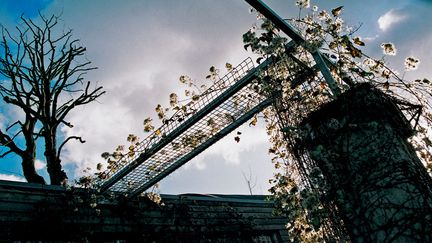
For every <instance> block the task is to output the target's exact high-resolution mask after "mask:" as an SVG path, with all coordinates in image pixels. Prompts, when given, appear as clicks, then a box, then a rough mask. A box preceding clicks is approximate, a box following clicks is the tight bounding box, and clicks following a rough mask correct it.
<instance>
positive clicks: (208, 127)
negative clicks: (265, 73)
mask: <svg viewBox="0 0 432 243" xmlns="http://www.w3.org/2000/svg"><path fill="white" fill-rule="evenodd" d="M270 62H271V60H267V61H266V62H264V63H262V64H261V65H260V66H259V67H257V68H254V67H253V62H252V60H251V59H250V58H248V59H246V60H245V61H243V62H242V63H240V64H239V65H238V66H237V67H235V68H233V70H232V71H231V72H229V73H228V74H227V75H225V76H223V77H222V78H221V79H220V80H219V81H217V82H216V83H215V84H214V85H213V86H211V87H210V88H209V89H208V90H206V91H205V92H204V93H203V94H202V95H201V96H200V98H199V100H198V101H197V102H193V103H192V104H190V107H191V108H190V109H191V115H190V117H189V118H188V119H186V120H184V121H183V122H180V120H181V119H178V117H179V116H180V115H181V111H178V112H177V113H175V114H174V115H173V118H176V119H170V120H171V122H168V123H166V124H164V125H163V126H161V127H160V128H159V129H157V130H155V132H154V133H153V134H151V135H150V136H149V137H147V138H146V139H145V140H144V141H142V142H141V143H139V144H138V145H137V146H136V147H135V148H134V150H133V151H132V152H130V153H129V156H128V157H126V158H123V159H121V160H119V163H117V164H116V165H115V166H116V167H114V168H113V170H112V171H111V172H110V173H109V174H108V175H107V176H108V177H109V178H110V179H108V180H107V181H105V182H103V184H102V186H101V190H102V191H105V190H107V189H108V188H109V189H110V190H113V191H119V192H127V193H128V195H129V196H134V195H137V194H139V193H141V192H142V191H145V190H146V189H148V188H149V187H151V186H152V185H154V184H155V183H157V182H158V181H159V180H161V179H162V178H164V177H165V176H167V175H168V174H170V173H171V172H173V171H174V170H176V169H177V168H179V167H180V166H181V165H183V164H185V163H186V162H187V161H189V160H190V159H192V158H193V157H195V156H196V155H198V154H199V153H200V152H202V151H204V150H205V149H206V148H208V147H209V146H211V145H212V144H214V143H215V142H216V141H218V140H219V139H221V138H222V137H224V136H225V135H227V134H228V133H230V132H231V131H233V130H234V129H236V128H237V127H239V126H240V125H241V124H243V123H244V122H246V121H247V120H249V119H250V118H252V117H253V115H254V114H256V113H258V112H260V111H261V110H262V109H264V108H265V107H266V106H268V105H270V104H271V98H265V97H257V95H256V93H253V92H252V89H251V87H250V86H251V85H252V82H253V81H254V80H256V78H257V77H258V72H259V70H262V69H263V68H264V67H266V66H268V65H269V63H270ZM114 171H116V172H114Z"/></svg>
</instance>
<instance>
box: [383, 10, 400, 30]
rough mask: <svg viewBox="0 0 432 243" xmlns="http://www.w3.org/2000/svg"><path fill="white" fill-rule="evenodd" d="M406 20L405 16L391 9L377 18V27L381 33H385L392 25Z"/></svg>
mask: <svg viewBox="0 0 432 243" xmlns="http://www.w3.org/2000/svg"><path fill="white" fill-rule="evenodd" d="M406 18H407V16H406V15H403V14H401V13H399V12H397V11H395V10H394V9H391V10H390V11H388V12H387V13H385V14H384V15H382V16H380V17H379V18H378V26H379V28H380V29H381V30H382V31H387V30H388V29H389V28H390V27H391V26H392V25H394V24H396V23H398V22H401V21H402V20H405V19H406Z"/></svg>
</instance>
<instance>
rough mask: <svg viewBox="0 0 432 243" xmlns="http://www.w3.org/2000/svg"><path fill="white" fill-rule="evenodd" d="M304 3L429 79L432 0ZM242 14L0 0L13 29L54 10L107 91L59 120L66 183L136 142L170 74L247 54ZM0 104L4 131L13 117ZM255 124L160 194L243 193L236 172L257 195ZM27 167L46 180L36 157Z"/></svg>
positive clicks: (229, 1) (6, 175)
mask: <svg viewBox="0 0 432 243" xmlns="http://www.w3.org/2000/svg"><path fill="white" fill-rule="evenodd" d="M264 2H265V3H267V4H268V5H269V6H270V7H272V8H273V10H275V11H276V12H277V13H278V14H280V15H281V16H282V17H284V18H292V17H295V16H297V15H298V9H297V8H296V6H295V1H294V0H284V1H282V0H264ZM311 5H318V6H319V8H320V9H327V10H330V9H332V8H335V7H338V6H344V12H343V15H342V16H343V18H344V19H345V22H346V24H348V25H351V26H361V28H360V29H359V31H358V35H359V36H361V37H362V38H363V40H364V41H365V42H366V45H367V47H366V51H365V52H366V53H368V54H369V55H371V56H374V57H378V58H379V57H381V56H382V50H381V48H380V44H381V43H383V42H389V41H390V42H393V43H394V44H395V45H396V48H397V49H398V55H397V56H395V57H390V58H387V61H388V62H389V63H390V66H392V67H394V68H395V69H397V70H401V71H400V72H403V62H404V59H405V57H406V56H415V57H417V58H420V60H421V64H420V66H419V68H418V70H416V71H415V72H414V73H407V74H406V75H405V76H404V77H405V78H406V79H416V78H424V77H426V78H428V79H431V78H432V75H431V70H432V59H431V58H432V55H431V54H432V51H431V50H432V31H431V26H430V23H432V16H431V15H430V12H431V10H432V1H430V0H427V1H426V0H380V1H376V0H362V1H350V0H328V1H313V0H312V1H311ZM249 9H250V7H249V6H248V4H247V3H246V2H244V1H242V0H217V1H216V0H199V1H198V0H182V1H178V0H145V1H135V0H122V1H120V0H92V1H85V0H74V1H72V0H0V24H1V25H2V26H3V27H5V28H8V29H13V28H14V27H15V26H16V25H18V24H19V23H20V20H19V17H20V16H21V15H22V14H24V16H25V17H28V18H35V17H37V13H38V10H40V11H41V12H42V13H43V14H44V15H47V16H50V15H52V14H56V15H59V14H61V19H62V21H61V25H62V28H65V29H69V28H70V29H72V30H73V36H74V38H77V39H79V40H80V43H81V44H82V45H83V46H85V47H86V48H87V53H86V58H87V59H88V60H90V61H92V64H93V65H94V66H97V67H98V69H97V70H94V71H91V72H89V73H88V74H87V76H86V78H87V79H88V80H90V81H92V82H94V83H95V84H98V85H102V86H103V87H104V90H106V92H107V93H106V94H105V95H104V96H103V97H101V98H100V99H98V102H94V103H91V104H89V105H86V106H83V107H80V108H78V109H75V110H74V111H73V112H72V113H71V114H70V115H69V117H68V120H69V121H70V122H71V123H72V124H74V127H73V128H72V129H66V128H64V129H62V131H61V133H62V135H64V136H66V135H78V136H82V137H83V138H84V139H85V140H86V143H85V144H79V143H74V142H71V143H69V144H68V145H67V147H66V148H65V149H66V150H65V152H63V158H62V161H63V163H64V167H65V170H66V172H67V173H68V176H69V178H70V179H71V180H73V179H74V178H77V177H79V176H80V175H82V174H83V172H82V171H83V170H84V169H85V168H86V167H92V168H94V167H95V164H96V163H98V162H100V161H102V159H101V157H100V154H101V153H102V152H105V151H112V150H113V149H115V147H116V146H117V145H119V144H126V137H127V136H128V134H131V133H133V134H137V135H138V136H140V137H141V138H144V137H145V134H144V133H143V132H142V129H143V127H142V122H143V120H144V119H145V118H146V117H148V116H153V117H154V115H155V112H154V108H155V106H156V105H157V104H162V105H164V106H167V104H168V96H169V94H170V93H172V92H181V90H182V87H181V85H180V83H179V82H178V78H179V76H180V75H184V74H187V75H189V76H190V77H192V78H193V79H195V80H204V79H205V76H206V75H207V72H208V69H209V67H210V66H216V67H220V68H221V70H222V69H223V67H224V65H225V63H226V62H229V63H232V64H233V65H236V64H238V63H240V62H241V61H242V60H243V59H245V58H246V57H248V56H251V53H249V52H247V51H245V50H244V49H243V44H242V34H243V33H245V32H246V31H247V30H248V29H249V28H251V27H252V25H253V24H254V23H255V22H256V16H255V15H254V14H250V11H249ZM1 105H2V106H1V107H0V129H4V128H5V127H7V124H9V122H10V121H12V120H13V118H15V117H17V116H19V114H16V112H14V111H11V110H8V109H7V108H5V107H4V106H3V105H4V104H1ZM155 120H156V119H155ZM263 127H264V124H263V122H261V123H259V125H258V126H257V127H253V128H249V127H248V126H247V125H246V126H243V127H241V128H239V129H238V130H239V131H241V132H242V136H241V141H240V143H237V142H236V141H234V136H235V135H234V134H232V135H229V136H227V137H226V138H224V139H223V140H221V141H220V142H218V143H217V144H216V145H214V146H212V147H211V148H210V149H208V150H207V151H205V152H203V153H202V154H201V155H199V156H198V157H197V158H195V159H193V160H192V161H191V162H189V163H188V164H187V165H185V166H183V167H182V168H180V169H178V170H177V171H175V172H174V173H173V174H171V175H170V176H168V177H167V178H165V179H164V180H162V181H161V183H160V187H159V191H160V193H165V194H181V193H204V194H207V193H230V194H234V193H236V194H247V193H249V189H248V187H247V184H246V181H245V178H244V176H246V177H247V178H249V179H251V180H252V182H255V184H256V185H255V186H254V188H252V191H253V193H254V194H266V193H267V190H268V188H269V184H268V180H269V179H270V178H271V177H272V175H273V173H274V170H273V166H272V164H271V162H270V157H269V155H268V154H267V151H268V148H269V146H270V144H269V142H268V138H267V136H266V133H265V130H264V128H263ZM0 149H1V148H0ZM39 154H41V153H39ZM37 169H38V172H40V173H41V174H42V175H43V176H45V177H46V178H48V177H47V174H46V172H45V170H46V168H45V164H44V162H43V157H41V156H40V155H39V156H38V161H37ZM0 179H6V180H18V181H22V180H24V178H23V176H22V171H21V165H20V161H19V160H18V158H17V157H16V156H7V157H6V158H3V159H0Z"/></svg>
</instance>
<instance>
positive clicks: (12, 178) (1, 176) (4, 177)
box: [0, 174, 26, 182]
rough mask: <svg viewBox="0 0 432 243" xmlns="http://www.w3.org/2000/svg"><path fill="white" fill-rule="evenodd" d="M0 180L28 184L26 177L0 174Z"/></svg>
mask: <svg viewBox="0 0 432 243" xmlns="http://www.w3.org/2000/svg"><path fill="white" fill-rule="evenodd" d="M0 180H5V181H21V182H26V179H25V178H24V177H20V176H16V175H10V174H0Z"/></svg>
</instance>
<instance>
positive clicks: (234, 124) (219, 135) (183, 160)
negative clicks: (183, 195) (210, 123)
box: [128, 98, 274, 197]
mask: <svg viewBox="0 0 432 243" xmlns="http://www.w3.org/2000/svg"><path fill="white" fill-rule="evenodd" d="M273 100H274V98H267V99H265V100H264V101H262V102H261V103H259V104H258V105H256V106H255V107H254V108H252V109H251V110H250V111H248V112H246V113H245V114H243V115H242V116H240V117H239V118H237V119H236V120H235V121H234V122H232V123H230V124H229V125H228V126H226V127H225V128H223V129H222V130H221V131H219V132H218V133H217V134H215V135H214V136H212V137H211V138H209V139H207V140H206V141H205V142H204V143H202V144H200V145H199V146H197V147H196V148H195V149H194V150H192V151H191V152H189V153H188V154H186V155H185V156H183V157H182V158H180V159H179V160H178V161H176V162H175V163H174V164H172V165H171V166H169V167H168V168H166V169H164V171H163V172H162V173H160V174H158V175H157V176H155V177H153V178H152V179H150V180H149V181H148V182H146V183H145V184H143V185H141V186H140V187H138V188H137V189H136V190H134V191H133V192H132V193H130V194H128V197H135V196H137V195H139V194H140V193H141V192H143V191H145V190H147V189H148V188H150V187H152V186H153V185H154V184H156V183H157V182H158V181H160V180H162V179H163V178H165V177H166V176H168V175H169V174H171V173H172V172H174V171H175V170H176V169H178V168H179V167H181V166H182V165H184V164H185V163H187V162H188V161H189V160H191V159H192V158H194V157H195V156H197V155H198V154H200V153H201V152H203V151H204V150H206V149H207V148H208V147H210V146H211V145H213V144H214V143H216V142H217V141H219V140H220V139H221V138H223V137H225V136H226V135H228V134H229V133H230V132H232V131H234V130H235V129H236V128H238V127H239V126H241V125H242V124H244V123H245V122H246V121H248V120H249V119H251V118H252V117H253V116H254V115H255V114H256V113H258V112H260V111H262V110H263V109H264V108H266V107H267V106H269V105H271V104H272V103H273Z"/></svg>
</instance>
